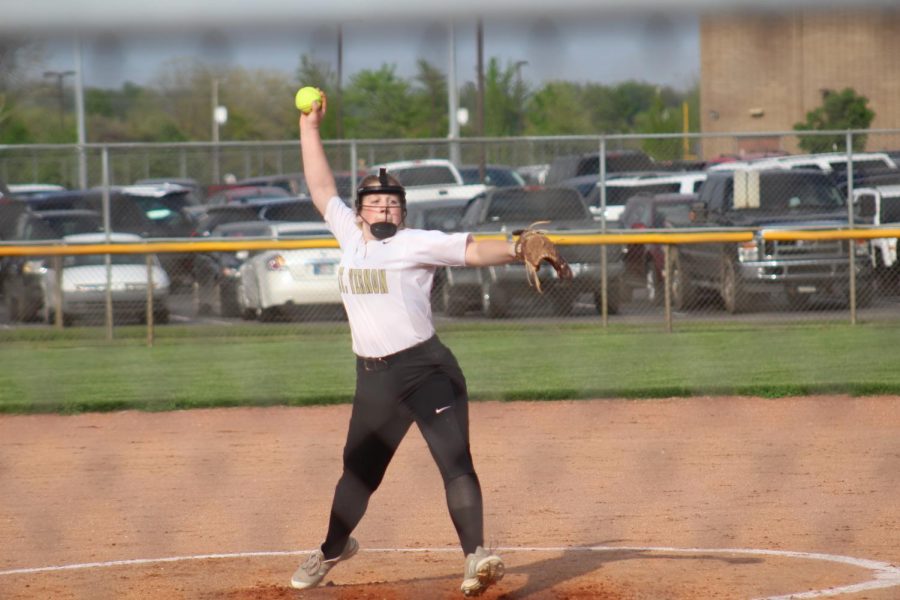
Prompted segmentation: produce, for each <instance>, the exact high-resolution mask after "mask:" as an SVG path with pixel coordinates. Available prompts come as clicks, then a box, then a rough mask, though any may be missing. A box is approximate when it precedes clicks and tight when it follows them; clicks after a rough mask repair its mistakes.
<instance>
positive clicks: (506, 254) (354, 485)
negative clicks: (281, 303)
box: [291, 95, 521, 596]
mask: <svg viewBox="0 0 900 600" xmlns="http://www.w3.org/2000/svg"><path fill="white" fill-rule="evenodd" d="M326 104H327V100H326V99H325V97H324V95H323V97H322V102H321V103H318V102H317V103H315V104H314V105H313V106H314V108H313V110H312V111H310V112H309V113H308V114H301V115H300V143H301V151H302V156H303V168H304V173H305V175H306V182H307V185H308V186H309V192H310V195H311V196H312V200H313V202H314V204H315V206H316V208H317V209H318V210H319V212H321V213H322V215H323V217H324V218H325V222H326V223H327V224H328V227H329V228H330V229H331V231H332V233H333V234H334V236H335V238H337V240H338V242H339V244H340V247H341V250H342V258H341V262H340V266H339V285H340V289H341V296H342V298H343V303H344V307H345V309H346V312H347V317H348V320H349V323H350V332H351V338H352V346H353V352H354V353H355V354H356V357H357V358H356V378H357V381H356V393H355V396H354V399H353V408H352V413H351V416H350V425H349V430H348V432H347V440H346V444H345V446H344V451H343V473H342V475H341V477H340V479H339V481H338V483H337V486H336V488H335V491H334V499H333V501H332V506H331V515H330V518H329V521H328V532H327V534H326V536H325V541H324V542H323V543H322V545H321V547H320V548H319V549H318V550H316V551H315V552H313V553H312V554H311V555H310V556H309V557H308V559H307V560H306V561H305V562H304V563H303V564H302V565H301V566H300V568H298V569H297V571H296V572H295V573H294V575H293V577H292V578H291V585H292V586H293V587H295V588H308V587H312V586H315V585H318V584H319V583H321V581H322V579H323V578H324V577H325V575H326V574H327V573H328V572H329V570H331V568H332V567H334V565H336V564H337V563H338V562H340V561H343V560H347V559H349V558H351V557H352V556H353V555H354V554H356V552H357V551H358V550H359V545H358V543H357V542H356V540H355V539H354V538H352V537H351V536H350V534H351V533H352V532H353V530H354V528H356V526H357V525H358V524H359V522H360V520H361V519H362V517H363V515H364V514H365V511H366V507H367V505H368V502H369V498H370V497H371V496H372V493H373V492H374V491H375V490H376V489H377V488H378V486H379V484H380V483H381V481H382V478H383V477H384V474H385V470H386V469H387V466H388V464H389V463H390V461H391V458H392V457H393V456H394V453H395V451H396V450H397V448H398V446H399V445H400V442H401V441H402V440H403V438H404V436H405V435H406V433H407V431H409V428H410V426H411V425H412V424H413V423H415V424H416V426H417V427H418V428H419V430H420V431H421V432H422V436H423V437H424V439H425V441H426V443H427V444H428V448H429V450H430V451H431V455H432V456H433V458H434V460H435V462H436V463H437V467H438V469H439V470H440V473H441V476H442V477H443V481H444V489H445V492H446V500H447V507H448V509H449V512H450V518H451V520H452V521H453V525H454V527H455V528H456V532H457V534H458V536H459V541H460V545H461V546H462V551H463V554H464V555H465V567H464V575H463V582H462V586H461V591H462V592H463V594H465V595H466V596H477V595H479V594H481V593H482V592H484V590H485V589H487V588H488V587H489V586H490V585H492V584H494V583H495V582H497V581H499V580H500V579H501V578H502V577H503V572H504V565H503V561H502V559H501V558H500V557H499V556H497V555H496V554H494V553H493V552H490V551H488V550H486V549H485V548H484V527H483V508H482V496H481V486H480V484H479V482H478V476H477V475H476V473H475V468H474V466H473V464H472V455H471V453H470V450H469V412H468V396H467V392H466V381H465V378H464V377H463V374H462V371H461V370H460V368H459V365H458V364H457V361H456V358H455V357H454V356H453V354H452V353H451V352H450V350H449V349H448V348H447V347H446V346H444V344H443V343H441V341H440V340H439V339H438V337H437V336H436V335H435V329H434V324H433V322H432V314H431V303H430V292H431V285H432V281H433V277H434V272H435V269H437V268H438V267H443V266H462V265H469V266H488V265H501V264H506V263H510V262H512V261H514V260H516V259H517V253H518V254H519V258H521V253H520V252H518V251H519V250H520V248H519V247H517V245H515V244H513V242H508V241H503V240H490V241H475V240H473V239H472V237H471V236H470V235H468V234H465V233H456V234H447V233H443V232H440V231H425V230H417V229H406V228H404V217H405V215H406V197H405V191H404V188H403V187H402V185H401V184H400V182H399V181H398V180H397V179H396V178H394V177H392V176H391V175H390V174H388V173H386V172H385V171H384V170H383V169H382V170H381V172H380V173H379V174H378V175H370V176H368V177H365V178H364V179H363V180H362V182H361V184H360V186H359V189H358V190H357V193H356V198H355V210H351V209H350V208H348V207H347V206H346V205H345V204H344V202H343V201H342V200H341V199H340V198H339V197H338V195H337V188H336V186H335V181H334V176H333V174H332V172H331V168H330V167H329V165H328V161H327V159H326V156H325V151H324V149H323V146H322V140H321V137H320V134H319V125H320V123H321V122H322V120H323V118H324V116H325V111H326Z"/></svg>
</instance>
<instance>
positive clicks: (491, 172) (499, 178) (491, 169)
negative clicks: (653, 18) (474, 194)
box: [459, 165, 525, 187]
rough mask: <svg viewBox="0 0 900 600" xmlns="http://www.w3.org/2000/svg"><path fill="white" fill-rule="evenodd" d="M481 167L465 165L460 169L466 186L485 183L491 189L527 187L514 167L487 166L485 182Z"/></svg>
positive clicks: (485, 168)
mask: <svg viewBox="0 0 900 600" xmlns="http://www.w3.org/2000/svg"><path fill="white" fill-rule="evenodd" d="M480 173H481V167H480V166H478V165H463V166H461V167H459V174H460V175H462V178H463V183H465V184H466V185H471V184H477V183H483V184H484V185H487V186H490V187H521V186H523V185H525V179H524V178H523V177H522V176H521V175H520V174H519V173H518V172H517V171H516V170H515V169H513V168H512V167H504V166H502V165H485V167H484V180H483V181H482V179H481V175H480Z"/></svg>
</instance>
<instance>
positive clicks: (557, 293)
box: [550, 286, 575, 317]
mask: <svg viewBox="0 0 900 600" xmlns="http://www.w3.org/2000/svg"><path fill="white" fill-rule="evenodd" d="M550 299H551V301H552V302H553V313H554V314H555V315H557V316H559V317H567V316H569V315H570V314H572V307H573V306H574V305H575V299H574V298H573V297H572V294H571V293H570V292H569V290H568V289H566V288H565V287H562V286H558V287H557V289H554V290H553V293H552V296H551V298H550Z"/></svg>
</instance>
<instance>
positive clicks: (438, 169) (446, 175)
mask: <svg viewBox="0 0 900 600" xmlns="http://www.w3.org/2000/svg"><path fill="white" fill-rule="evenodd" d="M391 175H394V176H396V177H397V178H398V179H399V180H400V182H401V183H402V184H403V185H404V186H406V187H415V186H419V185H448V184H449V185H453V184H455V183H456V178H455V177H454V176H453V171H451V170H450V169H448V168H447V167H442V166H428V165H422V166H418V167H409V168H406V169H395V170H393V171H391Z"/></svg>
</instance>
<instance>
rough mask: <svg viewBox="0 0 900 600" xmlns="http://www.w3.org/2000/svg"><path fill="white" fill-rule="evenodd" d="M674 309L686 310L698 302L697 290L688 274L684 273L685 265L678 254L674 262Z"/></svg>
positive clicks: (672, 272) (672, 274)
mask: <svg viewBox="0 0 900 600" xmlns="http://www.w3.org/2000/svg"><path fill="white" fill-rule="evenodd" d="M671 276H672V308H673V309H675V310H686V309H688V308H691V307H692V306H694V304H696V302H697V290H696V288H695V287H694V285H693V283H691V281H690V279H689V277H688V275H687V273H685V272H684V265H683V264H682V262H681V258H680V257H679V256H678V253H677V252H676V253H675V256H674V257H673V260H672V271H671Z"/></svg>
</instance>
